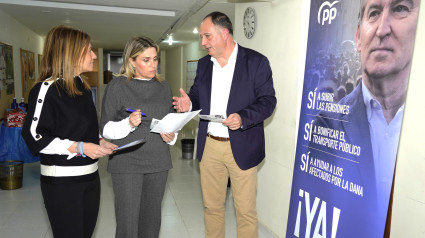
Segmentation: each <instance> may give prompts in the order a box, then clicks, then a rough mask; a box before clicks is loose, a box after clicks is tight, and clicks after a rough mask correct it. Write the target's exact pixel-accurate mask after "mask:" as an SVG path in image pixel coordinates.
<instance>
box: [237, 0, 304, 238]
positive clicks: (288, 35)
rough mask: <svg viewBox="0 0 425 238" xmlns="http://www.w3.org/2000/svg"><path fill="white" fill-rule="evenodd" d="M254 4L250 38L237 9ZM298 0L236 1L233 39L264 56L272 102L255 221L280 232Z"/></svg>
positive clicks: (290, 150) (292, 121) (292, 126)
mask: <svg viewBox="0 0 425 238" xmlns="http://www.w3.org/2000/svg"><path fill="white" fill-rule="evenodd" d="M248 6H249V7H252V8H254V9H255V11H256V14H257V18H258V23H257V31H256V33H255V35H254V37H253V38H252V39H246V38H245V36H244V34H243V30H242V29H243V26H242V20H243V13H244V11H245V9H246V7H248ZM301 6H302V1H300V0H275V1H273V2H268V3H248V4H236V9H235V11H236V14H235V16H236V17H235V22H234V23H233V25H234V29H235V34H234V35H235V39H236V41H237V42H238V43H240V44H241V45H242V46H245V47H249V48H252V49H254V50H256V51H258V52H260V53H262V54H264V55H265V56H267V58H268V59H269V61H270V65H271V67H272V71H273V81H274V88H275V90H276V98H277V106H276V110H275V112H274V114H273V115H272V117H271V118H269V119H268V120H267V121H266V123H265V134H266V158H265V161H264V162H263V163H262V164H261V165H260V169H259V174H258V192H257V194H258V195H257V210H258V211H257V212H258V219H259V222H260V223H262V224H263V225H264V226H266V227H267V228H268V229H269V230H271V231H272V232H273V233H275V234H276V235H277V236H279V237H285V233H286V222H287V216H288V210H289V200H290V194H291V185H292V171H293V167H294V156H295V143H296V139H295V134H296V121H297V117H298V114H297V96H298V95H297V91H298V80H299V79H298V68H299V65H298V63H299V57H300V30H301Z"/></svg>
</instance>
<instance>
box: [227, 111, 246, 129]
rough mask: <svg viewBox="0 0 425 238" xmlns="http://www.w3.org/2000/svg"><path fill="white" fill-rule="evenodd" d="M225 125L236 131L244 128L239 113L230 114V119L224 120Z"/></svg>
mask: <svg viewBox="0 0 425 238" xmlns="http://www.w3.org/2000/svg"><path fill="white" fill-rule="evenodd" d="M222 123H223V125H225V126H227V127H229V129H230V130H232V131H235V130H237V129H239V128H241V126H242V118H241V116H239V114H237V113H233V114H230V115H229V117H227V118H226V120H224V121H223V122H222Z"/></svg>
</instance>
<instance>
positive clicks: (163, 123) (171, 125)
mask: <svg viewBox="0 0 425 238" xmlns="http://www.w3.org/2000/svg"><path fill="white" fill-rule="evenodd" d="M200 111H201V110H198V111H193V112H183V113H168V114H167V115H166V116H165V117H164V118H162V120H157V119H155V118H154V119H152V124H151V126H150V128H151V132H155V133H162V132H166V133H168V132H178V131H180V130H181V129H182V128H183V126H184V125H186V123H188V122H189V121H190V120H191V119H192V118H194V117H195V116H196V115H198V113H199V112H200Z"/></svg>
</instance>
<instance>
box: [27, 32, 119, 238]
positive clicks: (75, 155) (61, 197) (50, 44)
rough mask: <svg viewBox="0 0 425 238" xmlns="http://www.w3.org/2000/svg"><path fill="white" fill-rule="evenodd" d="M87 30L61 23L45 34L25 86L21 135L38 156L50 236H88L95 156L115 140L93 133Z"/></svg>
mask: <svg viewBox="0 0 425 238" xmlns="http://www.w3.org/2000/svg"><path fill="white" fill-rule="evenodd" d="M94 59H96V55H95V54H94V52H93V51H92V49H91V44H90V37H89V35H88V34H86V33H84V32H82V31H80V30H76V29H72V28H69V27H66V26H56V27H54V28H52V29H51V30H50V31H49V32H48V33H47V36H46V40H45V44H44V50H43V59H42V61H41V69H40V77H39V78H38V80H37V83H36V84H35V86H34V87H33V88H32V89H31V91H30V94H29V99H28V103H29V106H28V114H27V118H26V120H25V123H24V126H23V128H22V136H23V138H24V140H25V142H26V143H27V145H28V148H29V149H30V151H31V153H32V154H34V155H37V154H39V155H40V167H41V168H40V171H41V177H40V181H41V191H42V194H43V199H44V203H45V207H46V210H47V214H48V217H49V220H50V224H51V226H52V231H53V235H54V237H60V238H64V237H72V238H75V237H91V236H92V234H93V231H94V228H95V225H96V220H97V216H98V211H99V201H100V181H99V174H98V165H97V159H98V158H100V157H103V156H105V155H109V154H112V153H113V151H114V149H116V148H117V146H116V145H114V144H112V143H110V142H107V141H105V140H102V139H101V138H99V127H98V119H97V113H96V108H95V106H94V103H93V100H92V94H91V90H90V86H89V84H88V82H87V81H85V80H84V79H83V78H82V77H81V76H80V74H81V73H83V72H87V71H92V70H93V60H94Z"/></svg>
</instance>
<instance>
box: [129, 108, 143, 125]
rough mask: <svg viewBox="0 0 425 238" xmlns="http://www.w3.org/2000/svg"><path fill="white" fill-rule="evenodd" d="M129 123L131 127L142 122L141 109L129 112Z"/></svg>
mask: <svg viewBox="0 0 425 238" xmlns="http://www.w3.org/2000/svg"><path fill="white" fill-rule="evenodd" d="M129 123H130V126H131V127H133V128H134V127H137V126H139V125H140V123H142V111H141V110H140V109H137V110H136V111H135V112H133V113H131V114H130V118H129Z"/></svg>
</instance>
